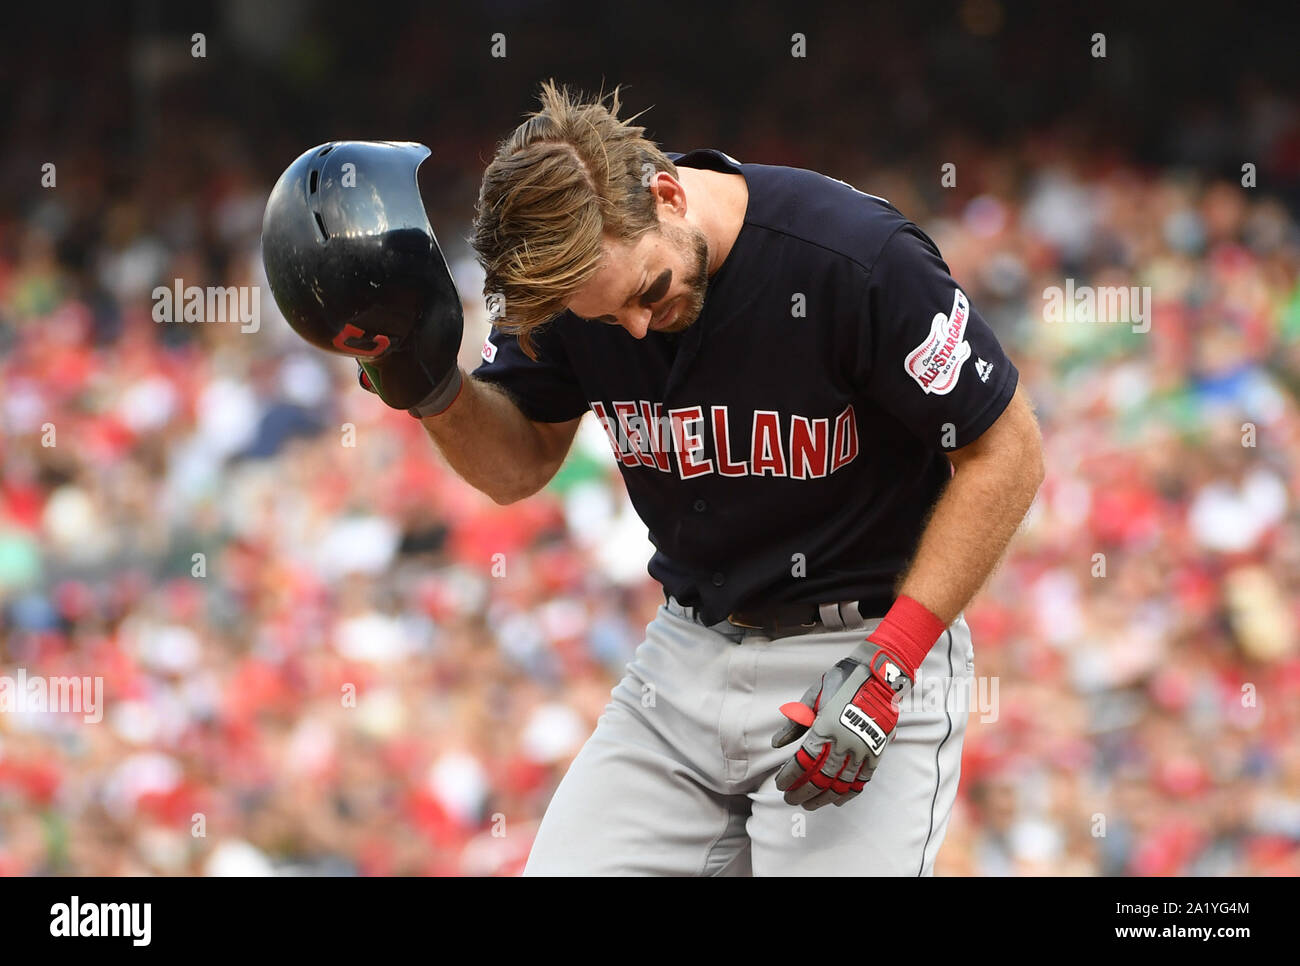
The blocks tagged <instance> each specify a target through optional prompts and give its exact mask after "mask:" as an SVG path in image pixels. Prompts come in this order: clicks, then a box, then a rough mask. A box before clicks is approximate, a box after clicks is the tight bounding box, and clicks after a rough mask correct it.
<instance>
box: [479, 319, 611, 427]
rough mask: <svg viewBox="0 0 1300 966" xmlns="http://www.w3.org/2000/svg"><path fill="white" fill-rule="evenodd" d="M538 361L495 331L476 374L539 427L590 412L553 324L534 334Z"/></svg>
mask: <svg viewBox="0 0 1300 966" xmlns="http://www.w3.org/2000/svg"><path fill="white" fill-rule="evenodd" d="M533 346H534V348H535V349H536V351H537V359H536V360H533V359H530V358H528V356H527V355H525V354H524V350H523V349H522V348H520V346H519V340H518V339H517V338H515V336H513V335H511V334H509V333H506V332H499V331H497V330H496V329H493V330H492V331H491V332H489V333H488V337H487V339H486V340H485V341H484V343H483V352H482V357H483V361H482V362H481V363H479V365H478V368H476V369H475V370H474V372H473V376H474V378H476V379H481V380H483V381H485V382H491V383H495V384H496V385H498V386H500V387H501V388H502V389H504V390H505V391H506V392H507V393H508V394H509V395H510V397H511V398H512V399H513V400H514V401H515V404H516V405H518V406H519V410H520V412H522V413H523V414H524V415H525V416H527V417H528V418H529V419H531V420H534V421H535V422H539V423H564V422H568V421H569V420H571V419H577V418H578V417H579V416H581V415H582V414H583V413H585V412H586V411H587V408H588V407H587V400H586V398H585V397H584V395H583V392H582V387H581V386H579V384H578V380H577V378H576V377H575V376H574V374H573V371H572V369H571V368H570V366H569V358H568V355H567V354H566V353H565V351H564V344H563V342H562V341H561V340H560V338H559V337H558V336H557V335H556V333H555V332H554V323H552V324H550V325H547V326H545V327H543V328H542V329H541V330H540V331H538V332H535V333H534V334H533Z"/></svg>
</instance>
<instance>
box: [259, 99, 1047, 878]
mask: <svg viewBox="0 0 1300 966" xmlns="http://www.w3.org/2000/svg"><path fill="white" fill-rule="evenodd" d="M607 101H608V103H607ZM618 114H619V96H618V91H617V90H615V91H614V92H613V95H612V97H611V98H598V99H594V100H584V99H582V98H581V96H579V95H575V94H572V93H571V92H569V91H568V90H566V89H559V88H557V87H556V86H555V85H554V84H552V83H548V84H545V85H543V87H542V93H541V106H540V110H538V111H537V112H536V113H535V114H533V115H531V116H529V117H528V119H527V120H526V121H525V122H524V123H523V124H521V125H520V126H519V127H518V128H516V129H515V131H514V132H513V133H512V134H511V135H510V136H509V137H508V138H507V139H506V140H505V141H504V142H502V143H501V145H500V146H499V148H498V150H497V152H496V155H495V157H494V158H493V159H492V161H491V163H490V164H489V165H488V167H487V169H486V171H485V173H484V176H483V182H482V188H481V192H480V197H479V200H478V208H477V217H476V219H475V224H474V237H473V243H474V246H475V250H476V253H477V256H478V258H479V260H480V261H481V263H482V264H483V266H484V268H485V271H486V284H485V293H487V297H488V301H489V306H490V307H491V309H492V310H493V312H494V328H493V332H492V334H491V335H490V336H489V338H488V340H487V342H486V343H485V344H484V346H483V353H482V355H483V362H482V364H481V365H479V366H478V367H477V368H476V369H475V370H474V372H473V373H472V374H470V373H466V372H463V371H462V370H461V369H460V368H459V367H458V366H457V364H456V353H457V350H458V348H459V345H460V340H461V336H462V329H461V317H460V307H459V306H460V303H459V298H458V296H457V294H456V292H455V288H454V286H453V285H452V283H451V280H450V277H449V275H448V273H447V270H446V265H445V263H444V261H443V259H442V256H441V252H440V251H439V249H438V246H437V242H436V240H435V239H434V236H433V232H432V229H431V228H430V227H429V224H428V221H427V217H426V216H425V214H424V211H423V206H422V203H421V201H420V196H419V190H418V187H417V186H416V183H415V168H416V167H417V166H418V164H419V163H420V161H421V160H423V158H424V157H425V156H427V155H428V153H429V151H428V149H427V148H424V147H422V146H419V145H412V144H389V143H385V144H376V143H365V142H339V143H335V144H332V145H325V146H322V147H321V148H317V149H313V150H312V151H309V152H307V153H306V154H304V155H303V156H302V157H301V158H299V159H298V161H295V162H294V164H293V165H291V166H290V168H289V169H288V170H287V171H286V172H285V174H284V176H283V177H282V178H281V179H280V182H279V183H278V184H277V186H276V188H275V190H274V192H273V193H272V196H271V199H270V202H269V203H268V207H267V215H266V221H265V224H264V233H263V242H264V254H265V259H266V265H267V272H268V277H269V278H270V281H271V284H272V288H273V290H274V292H275V295H276V298H277V301H278V302H279V304H280V306H281V308H282V310H283V311H284V313H285V315H286V317H287V318H288V319H289V321H290V323H291V324H292V325H293V326H294V328H295V329H297V330H298V331H299V332H300V333H301V334H303V335H304V336H305V337H307V338H308V339H310V340H311V341H313V342H314V343H315V344H317V345H320V346H321V347H323V348H328V349H332V350H334V351H340V352H346V353H348V354H351V355H354V356H356V357H358V359H359V362H360V367H361V381H362V384H363V385H364V386H366V388H368V389H370V390H372V391H374V392H377V393H378V395H379V396H380V398H381V399H383V401H384V402H385V403H387V404H389V405H391V406H394V407H396V408H401V409H406V410H408V411H409V412H410V413H411V414H412V415H413V416H415V417H416V418H419V419H420V420H422V422H423V425H424V427H425V428H426V430H427V431H428V434H429V436H430V437H431V438H432V439H433V441H434V443H435V444H436V445H437V446H438V448H439V449H440V450H441V451H442V453H443V454H444V456H445V457H446V458H447V460H448V461H449V462H450V464H451V465H452V466H453V467H454V468H455V470H456V471H457V472H458V473H460V475H461V476H463V477H464V478H465V479H466V480H467V481H468V482H469V483H471V484H472V485H474V486H475V487H477V488H478V489H480V490H482V491H483V492H485V493H487V494H489V495H490V496H492V497H493V498H494V499H495V500H496V501H497V502H499V503H503V504H504V503H510V502H513V501H516V500H520V499H524V498H526V497H528V496H529V495H531V494H533V493H536V492H537V491H538V490H540V489H541V488H542V487H543V486H545V485H546V483H547V482H548V481H549V480H550V479H551V478H552V476H553V475H554V474H555V472H556V470H557V469H558V468H559V466H560V464H561V462H562V461H563V460H564V458H565V454H566V453H567V451H568V449H569V446H570V443H571V441H572V440H573V437H574V433H575V431H576V429H577V427H578V423H579V421H580V420H581V418H582V417H583V415H584V414H585V413H587V412H588V411H590V412H592V413H593V414H594V415H595V417H596V418H597V419H598V420H599V421H600V423H601V425H602V426H603V427H604V429H605V430H606V432H607V433H608V437H609V442H610V446H611V449H612V451H613V456H614V459H615V460H616V461H617V463H618V466H619V469H620V471H621V473H622V476H623V479H624V481H625V483H626V485H627V490H628V493H629V495H630V497H631V500H632V502H633V504H634V506H635V507H636V509H637V511H638V513H639V514H640V516H641V518H642V520H643V521H644V522H645V524H646V526H647V527H648V529H649V534H650V538H651V540H652V542H653V544H654V546H655V548H656V550H655V553H654V555H653V557H652V559H651V560H650V564H649V571H650V573H651V574H652V575H653V576H654V577H655V579H657V580H658V581H659V582H660V583H661V584H662V585H663V588H664V604H663V606H662V607H661V608H660V609H659V611H658V613H657V615H656V616H655V618H654V620H653V621H652V622H651V623H650V624H649V625H648V626H647V628H646V633H645V640H644V642H643V643H642V644H641V645H640V646H639V647H638V648H637V650H636V652H635V655H634V656H633V659H632V661H631V662H630V663H629V664H628V667H627V670H626V675H625V676H624V677H623V679H622V681H621V682H620V683H619V684H618V686H617V687H615V688H614V690H613V692H612V694H611V700H610V703H609V704H608V706H607V707H606V708H605V712H604V714H603V715H602V716H601V718H600V721H599V723H598V725H597V728H596V730H595V732H594V733H593V734H592V735H591V737H590V739H589V740H588V741H587V742H586V744H585V745H584V746H583V748H582V750H581V751H580V752H579V754H578V755H577V757H576V758H575V759H574V761H573V763H572V765H571V767H570V769H569V771H568V773H567V774H566V776H565V777H564V779H563V780H562V781H561V783H560V785H559V786H558V788H557V789H556V792H555V794H554V796H553V798H552V801H551V803H550V805H549V807H548V809H547V811H546V814H545V816H544V818H543V820H542V822H541V825H540V828H539V831H538V834H537V837H536V841H535V843H534V845H533V848H532V852H531V855H530V858H529V861H528V865H527V868H526V870H525V874H529V875H532V874H593V875H617V874H646V875H724V874H725V875H772V874H778V875H930V874H932V871H933V866H934V861H935V855H936V854H937V852H938V850H939V848H940V845H941V844H942V842H943V838H944V834H945V831H946V829H947V825H948V820H949V816H950V813H951V810H952V806H953V802H954V800H955V797H956V793H957V783H958V778H959V773H960V762H961V747H962V739H963V736H964V733H965V726H966V714H965V713H963V711H964V709H963V708H960V707H954V702H952V701H951V700H949V698H950V696H951V695H953V694H957V693H960V692H962V691H963V690H965V691H966V692H967V693H968V692H969V689H970V686H971V684H972V681H973V675H974V651H973V646H972V642H971V635H970V631H969V629H968V627H967V625H966V622H965V620H964V619H963V617H962V610H963V608H964V607H965V606H966V605H967V603H968V602H969V601H970V600H971V598H972V597H973V596H974V594H975V593H976V592H977V591H978V589H979V588H980V586H981V585H982V584H983V582H984V581H985V579H986V578H987V576H988V575H989V573H990V572H991V571H992V569H993V568H994V566H995V565H996V563H997V561H998V560H999V558H1000V557H1001V555H1002V553H1003V552H1004V550H1005V548H1006V545H1007V543H1008V541H1009V540H1010V538H1011V536H1012V534H1013V533H1014V531H1015V530H1016V528H1017V526H1018V525H1019V523H1020V521H1021V519H1022V518H1023V515H1024V513H1025V512H1026V510H1027V509H1028V507H1029V505H1030V503H1031V501H1032V499H1033V497H1034V494H1035V492H1036V491H1037V488H1038V486H1039V483H1040V482H1041V480H1042V476H1043V466H1042V456H1041V444H1040V439H1039V434H1038V429H1037V425H1036V422H1035V419H1034V416H1033V413H1032V410H1031V408H1030V405H1029V403H1028V401H1027V399H1026V398H1025V395H1024V393H1023V391H1021V390H1020V389H1019V388H1018V373H1017V371H1016V368H1015V366H1014V365H1013V364H1012V362H1011V360H1010V359H1008V358H1007V356H1006V354H1005V353H1004V352H1003V351H1002V348H1001V347H1000V346H999V344H998V342H997V340H996V339H995V338H994V335H993V333H992V332H991V331H990V329H989V327H988V325H987V324H986V323H985V322H984V320H983V319H982V318H981V317H980V315H979V313H978V311H977V310H976V308H975V307H974V306H973V305H971V303H970V301H969V299H968V298H967V296H966V294H965V292H963V290H962V288H961V286H960V285H958V284H957V283H956V282H955V281H954V280H953V279H952V277H951V276H950V274H949V272H948V269H947V266H946V265H945V264H944V262H943V260H942V258H941V256H940V253H939V251H938V250H937V248H936V247H935V245H934V243H933V242H932V241H931V240H930V239H929V238H928V237H927V236H926V235H925V233H924V232H922V231H921V230H920V229H919V228H918V227H917V226H916V225H914V224H912V223H911V222H909V221H908V220H907V219H906V218H905V217H904V216H903V215H902V214H901V213H899V211H898V210H896V209H895V208H894V207H893V206H892V205H891V204H890V203H889V202H888V201H886V200H884V199H882V198H877V197H874V196H872V195H869V194H864V193H863V192H861V191H858V190H856V189H855V188H853V187H851V186H849V185H847V184H845V183H843V182H841V181H838V180H836V179H834V178H831V177H827V176H824V175H822V174H818V173H815V172H812V171H807V170H801V169H796V168H790V167H783V166H779V165H768V164H759V163H742V162H740V161H737V160H736V159H734V158H732V157H730V156H729V155H727V154H725V153H723V152H721V151H718V150H712V149H699V150H693V151H689V152H686V153H665V152H663V151H661V150H660V149H659V148H658V147H657V146H656V145H655V144H654V143H653V142H652V141H650V140H648V139H647V138H646V137H645V136H644V133H645V132H644V129H643V128H641V127H638V126H634V125H633V124H631V123H630V121H627V120H621V119H619V117H618ZM349 172H350V174H351V177H352V179H353V181H352V186H351V187H348V186H346V185H345V183H344V182H345V180H346V177H347V174H348V173H349ZM923 683H924V685H925V686H926V688H927V691H928V692H929V694H928V697H933V696H934V695H933V688H934V687H936V686H937V688H938V700H924V701H915V700H912V699H913V698H914V697H916V696H917V694H918V692H919V689H920V688H921V686H922V684H923ZM828 805H829V806H834V807H831V808H827V807H826V806H828Z"/></svg>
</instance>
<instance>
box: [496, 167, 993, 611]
mask: <svg viewBox="0 0 1300 966" xmlns="http://www.w3.org/2000/svg"><path fill="white" fill-rule="evenodd" d="M669 157H670V158H672V159H673V161H674V162H675V163H676V164H678V165H679V166H686V167H697V168H709V169H713V170H717V171H726V172H737V173H740V174H742V175H744V177H745V180H746V182H747V184H748V186H749V203H748V208H747V209H746V212H745V221H744V226H743V228H742V229H741V231H740V234H739V236H738V237H737V238H736V241H735V243H734V245H733V246H732V249H731V251H730V252H729V253H728V255H727V257H726V259H725V260H724V261H723V263H722V265H721V266H720V267H719V268H718V270H717V272H716V273H715V274H714V275H713V276H712V277H711V278H710V279H709V285H708V291H707V295H706V297H705V302H704V308H703V311H702V312H701V314H700V316H699V318H698V320H697V321H696V322H695V323H694V324H693V325H691V326H690V327H689V328H687V329H686V330H685V331H683V332H681V333H675V334H669V333H662V332H654V331H649V332H647V333H646V335H645V337H644V338H643V339H636V338H634V337H633V336H632V335H630V334H629V333H628V332H627V331H626V330H624V329H623V328H621V327H618V326H611V325H604V324H601V323H596V322H590V321H586V320H583V319H580V318H578V317H577V316H575V315H573V314H572V313H569V312H565V313H563V314H562V315H560V316H559V317H557V318H556V319H555V320H554V321H553V322H551V323H549V324H548V325H547V326H545V327H543V328H542V329H541V330H540V331H539V332H537V333H535V335H534V345H535V346H536V350H537V352H538V360H537V361H534V360H532V359H529V358H528V357H527V356H526V355H525V354H524V353H523V350H522V349H520V348H519V345H518V343H517V342H516V340H515V338H514V337H513V336H510V335H506V334H503V333H500V332H493V334H492V335H491V336H490V337H489V341H488V343H487V344H485V345H484V347H483V357H484V362H483V363H482V364H481V365H480V366H479V367H478V368H477V369H476V370H475V372H474V376H475V377H476V378H478V379H483V380H487V381H490V382H493V383H496V384H498V385H500V386H501V387H502V388H503V389H505V390H506V391H507V392H508V393H509V394H510V395H511V396H512V397H513V398H514V400H515V401H516V402H517V404H518V405H519V408H520V409H521V411H522V412H523V413H524V414H525V415H526V416H527V417H528V418H530V419H534V420H538V421H541V422H563V421H567V420H571V419H574V418H576V417H578V416H581V415H582V414H583V413H585V412H587V411H589V410H590V411H591V412H593V413H594V414H595V415H596V417H597V418H598V419H599V420H600V421H601V423H602V425H604V427H605V429H606V432H607V433H608V434H609V438H610V445H611V448H612V449H613V451H614V455H615V458H616V459H617V460H618V462H619V468H620V469H621V471H622V474H623V479H624V480H625V481H626V484H627V489H628V493H629V495H630V497H631V499H632V503H633V505H634V506H635V507H636V509H637V512H638V513H639V514H640V516H641V519H642V520H643V521H645V524H646V526H647V527H648V528H649V531H650V540H651V542H652V543H653V544H654V546H655V548H656V552H655V554H654V556H653V557H652V558H651V560H650V565H649V570H650V573H651V575H653V576H654V577H655V578H656V579H657V580H659V581H660V582H661V583H662V584H663V586H664V589H665V591H667V592H668V593H670V594H672V595H673V596H674V597H676V598H677V599H678V600H679V601H680V602H682V603H683V604H687V605H691V606H694V607H698V608H699V610H700V612H701V618H702V619H703V620H704V621H705V622H706V623H713V622H716V621H719V620H722V619H724V618H725V617H726V616H727V615H728V614H729V613H731V612H733V611H736V610H743V609H755V608H762V607H764V606H770V605H773V604H788V603H808V604H817V603H824V602H827V601H836V600H863V601H866V604H865V607H864V611H863V612H864V613H867V614H872V613H874V614H882V613H884V612H885V611H886V610H887V609H888V607H889V605H890V603H892V601H893V599H894V596H895V593H894V590H895V583H896V581H897V579H898V577H899V575H900V573H901V572H902V571H903V569H904V568H905V566H906V565H907V563H908V561H909V560H910V558H911V556H912V554H913V553H914V552H915V550H916V546H917V542H918V540H919V537H920V534H921V530H922V528H923V525H924V522H925V520H926V517H927V514H928V512H929V511H930V509H931V508H932V507H933V506H934V503H935V501H936V499H937V498H938V496H939V492H940V490H941V489H942V488H943V486H944V484H945V483H946V482H947V481H948V479H949V478H950V476H951V473H952V469H951V464H950V463H949V461H948V459H947V457H946V456H945V455H944V454H945V452H946V451H948V450H952V449H956V448H959V447H962V446H965V445H966V444H968V443H970V442H971V441H972V440H974V439H975V438H977V437H978V436H979V435H980V434H981V433H982V432H984V430H985V429H987V428H988V427H989V425H990V424H992V423H993V421H994V420H995V419H997V417H998V415H999V414H1000V413H1001V412H1002V411H1003V409H1004V408H1005V407H1006V405H1007V403H1008V402H1009V401H1010V399H1011V396H1012V394H1013V393H1014V392H1015V388H1016V382H1017V379H1018V373H1017V371H1016V368H1015V367H1014V366H1013V365H1012V364H1011V361H1010V360H1009V359H1008V358H1007V357H1006V355H1005V354H1004V353H1003V351H1002V348H1001V346H1000V345H999V344H998V342H997V339H996V338H995V337H994V335H993V333H992V331H991V330H990V329H989V327H988V325H987V324H986V323H985V322H984V320H983V319H982V318H980V315H979V313H978V312H977V311H976V310H975V308H974V307H973V306H972V305H971V304H970V302H969V301H968V299H967V298H966V294H965V293H964V292H963V291H962V289H961V287H960V286H959V285H958V284H957V283H956V282H955V281H953V279H952V277H951V275H950V274H949V272H948V267H947V265H945V264H944V262H943V259H942V258H941V257H940V254H939V250H938V248H937V247H936V246H935V244H934V242H932V241H931V240H930V239H929V237H927V236H926V235H925V233H924V232H922V231H921V230H920V229H919V228H918V227H917V226H916V225H914V224H912V223H911V222H909V221H908V220H907V219H906V218H904V217H903V215H902V214H900V213H899V212H898V210H897V209H895V208H894V207H893V206H892V205H891V204H889V202H887V201H885V200H884V199H881V198H876V197H874V196H872V195H868V194H864V193H863V192H861V191H858V190H856V189H855V188H852V187H850V186H849V185H847V184H845V183H844V182H842V181H837V180H835V179H833V178H829V177H826V176H824V175H821V174H817V173H816V172H813V171H806V170H802V169H799V168H789V167H781V166H775V165H765V164H741V163H739V162H737V161H735V160H734V159H732V158H731V157H729V156H728V155H726V154H723V153H722V152H719V151H714V150H708V149H703V150H697V151H692V152H690V153H689V154H685V155H681V154H669Z"/></svg>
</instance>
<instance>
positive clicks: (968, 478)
mask: <svg viewBox="0 0 1300 966" xmlns="http://www.w3.org/2000/svg"><path fill="white" fill-rule="evenodd" d="M1042 479H1043V462H1042V450H1041V446H1040V445H1039V443H1038V440H1037V437H1036V436H1035V437H1033V438H1031V439H1026V440H1024V441H1023V442H1021V443H1020V444H1019V445H1017V446H1016V447H1014V448H1013V449H1008V448H1006V447H1003V448H1000V449H998V450H993V451H990V452H988V453H985V454H982V455H981V456H979V457H976V458H972V459H968V460H966V461H963V462H962V463H961V464H960V465H958V467H957V469H956V472H955V473H954V474H953V478H952V479H951V480H950V481H949V483H948V486H947V487H946V488H945V489H944V491H943V494H942V495H941V496H940V497H939V501H938V503H937V504H936V505H935V508H934V512H933V514H932V515H931V517H930V521H929V523H928V524H927V525H926V528H925V531H924V532H923V533H922V534H921V541H920V544H919V546H918V548H917V552H916V556H915V557H914V558H913V560H912V564H911V566H910V567H909V568H908V570H907V573H906V574H905V576H904V578H903V581H902V583H901V585H900V587H899V592H900V593H901V594H906V595H907V596H908V597H911V598H912V599H914V600H916V601H918V602H920V603H921V604H924V605H925V606H926V607H927V608H929V610H930V611H931V612H932V613H933V614H934V615H935V616H936V617H938V618H939V619H940V620H941V621H943V623H945V624H948V623H951V622H952V621H953V620H955V619H956V617H957V615H958V614H959V613H961V611H962V610H963V609H964V608H965V607H966V606H967V605H968V604H969V603H970V601H971V599H972V598H973V597H974V596H975V594H976V593H977V592H978V591H979V589H980V588H981V587H982V586H983V585H984V582H985V581H986V580H987V579H988V577H989V575H990V574H992V572H993V570H994V568H995V567H996V566H997V563H998V561H999V560H1000V559H1001V558H1002V555H1003V553H1004V552H1005V551H1006V549H1007V545H1008V544H1009V543H1010V542H1011V538H1012V536H1014V535H1015V532H1016V528H1017V527H1019V526H1020V522H1021V520H1023V519H1024V516H1025V512H1026V511H1027V510H1028V509H1029V505H1030V504H1031V503H1032V502H1033V500H1034V494H1035V493H1037V492H1038V487H1039V485H1040V484H1041V483H1042Z"/></svg>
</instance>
